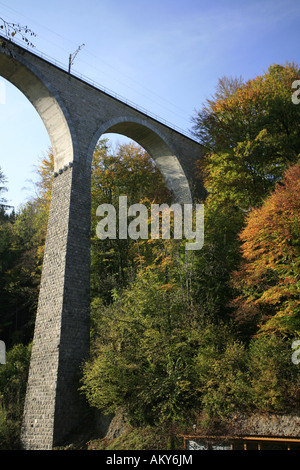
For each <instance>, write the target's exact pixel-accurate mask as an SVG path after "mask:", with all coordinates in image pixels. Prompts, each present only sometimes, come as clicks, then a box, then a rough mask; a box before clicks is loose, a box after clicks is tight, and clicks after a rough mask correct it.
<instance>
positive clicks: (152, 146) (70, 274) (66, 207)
mask: <svg viewBox="0 0 300 470" xmlns="http://www.w3.org/2000/svg"><path fill="white" fill-rule="evenodd" d="M0 75H1V76H2V77H4V78H5V79H7V80H8V81H9V82H11V83H12V84H14V85H15V86H16V87H17V88H19V90H20V91H21V92H22V93H23V94H24V95H25V96H26V97H27V98H28V99H29V101H30V102H31V103H32V104H33V106H34V107H35V109H36V110H37V112H38V114H39V115H40V117H41V119H42V120H43V122H44V125H45V127H46V129H47V132H48V134H49V137H50V141H51V144H52V147H53V151H54V165H55V166H54V175H53V184H52V198H51V206H50V213H49V221H48V229H47V239H46V247H45V254H44V261H43V272H42V277H41V285H40V294H39V302H38V309H37V315H36V322H35V331H34V339H33V348H32V355H31V363H30V370H29V377H28V384H27V392H26V400H25V407H24V417H23V424H22V432H21V440H22V445H23V448H24V449H36V450H38V449H40V450H47V449H52V448H53V446H55V445H59V444H61V443H62V442H64V440H65V439H66V438H67V436H68V434H69V433H70V432H71V431H72V430H73V429H75V428H76V427H77V426H78V424H79V423H80V419H81V417H82V403H81V401H80V397H79V396H78V393H77V388H78V378H79V377H78V374H79V367H80V365H81V364H82V362H83V361H84V360H85V359H86V358H87V357H88V355H89V335H90V326H89V294H90V204H91V201H90V197H91V196H90V178H91V169H90V168H91V161H92V155H93V152H94V149H95V146H96V143H97V142H98V140H99V138H100V137H101V135H102V134H105V133H108V132H115V133H119V134H123V135H125V136H127V137H130V138H132V139H133V140H135V141H136V142H137V143H139V144H140V145H141V146H142V147H143V148H145V150H147V151H148V153H149V154H150V155H151V156H152V157H153V158H154V159H155V161H156V163H157V165H158V167H159V168H160V170H161V173H162V175H163V177H164V178H165V181H166V183H167V186H168V187H169V189H171V190H172V191H173V194H174V199H175V200H176V201H177V202H180V203H189V202H192V201H193V200H194V198H195V197H203V196H204V195H205V191H204V189H203V187H202V186H200V187H199V182H198V186H196V185H195V182H194V178H193V177H194V172H195V167H194V163H195V161H196V160H199V158H201V155H202V147H201V146H200V145H199V144H198V143H197V142H195V141H193V140H192V139H190V138H188V137H186V136H185V135H183V134H181V133H179V132H178V131H176V130H174V129H172V128H170V127H168V126H166V125H165V124H163V123H161V122H160V121H157V120H156V119H153V118H152V117H150V116H148V115H147V114H145V113H143V112H141V111H138V110H137V109H135V108H134V107H132V106H129V105H128V104H126V103H124V102H123V101H121V100H119V99H116V98H115V97H113V96H111V95H109V94H107V93H105V92H103V91H101V90H100V89H98V88H96V87H95V86H93V85H91V84H89V83H87V82H85V81H83V80H82V79H80V78H78V77H76V76H74V75H71V74H69V73H68V72H66V71H65V70H64V69H63V68H61V67H58V66H56V65H54V64H53V63H51V62H49V61H48V60H45V59H43V58H42V57H40V56H38V55H36V54H34V53H32V52H29V51H28V50H26V49H24V48H22V47H20V46H19V45H17V44H16V43H13V42H11V41H9V40H7V39H6V38H4V37H2V36H0Z"/></svg>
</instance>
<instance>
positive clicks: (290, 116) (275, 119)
mask: <svg viewBox="0 0 300 470" xmlns="http://www.w3.org/2000/svg"><path fill="white" fill-rule="evenodd" d="M299 78H300V71H299V68H298V66H297V65H295V64H287V65H285V66H281V65H272V66H270V67H269V69H268V71H267V72H266V73H264V74H263V75H260V76H257V77H256V78H254V79H251V80H248V81H247V82H245V83H243V82H241V80H236V79H227V81H226V79H224V78H223V79H221V80H220V81H219V85H218V88H217V93H216V95H215V96H214V97H213V98H212V99H211V100H209V101H208V103H207V104H206V105H205V106H204V107H203V109H202V110H200V111H199V112H198V113H197V114H196V115H195V116H194V133H195V135H196V136H197V137H198V139H199V140H200V141H201V143H203V145H204V146H205V147H206V148H208V149H209V150H207V152H206V155H205V157H204V159H203V161H202V162H201V170H202V171H203V172H204V174H205V181H206V187H207V189H208V192H209V193H210V194H211V195H213V196H212V197H213V198H214V200H218V201H220V203H222V204H230V205H231V206H235V207H237V208H239V209H241V210H243V211H245V210H248V209H249V208H250V207H254V206H255V205H257V204H258V203H260V202H261V201H262V199H263V198H264V197H265V195H266V194H268V192H269V191H270V190H271V189H272V188H273V187H274V184H275V183H276V181H278V180H279V179H280V178H281V177H282V175H283V172H284V170H285V169H286V168H287V166H289V165H290V164H291V163H293V162H296V161H297V158H298V154H299V153H300V133H299V130H300V129H299V126H300V124H299V122H300V119H299V118H300V108H299V106H295V105H294V104H293V103H292V100H291V95H292V83H293V81H294V80H296V79H299Z"/></svg>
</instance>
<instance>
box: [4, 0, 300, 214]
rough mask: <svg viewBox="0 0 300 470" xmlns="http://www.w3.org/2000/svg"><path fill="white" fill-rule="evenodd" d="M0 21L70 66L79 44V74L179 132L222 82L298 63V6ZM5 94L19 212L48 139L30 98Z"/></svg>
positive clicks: (112, 5) (42, 6)
mask: <svg viewBox="0 0 300 470" xmlns="http://www.w3.org/2000/svg"><path fill="white" fill-rule="evenodd" d="M0 16H1V17H3V18H4V19H6V20H7V21H12V22H18V23H20V24H21V25H27V26H28V27H29V28H31V29H32V30H33V31H34V32H35V33H36V34H37V37H36V38H34V44H35V46H36V49H37V50H38V51H41V52H43V53H45V54H47V55H48V56H49V57H51V58H54V59H56V60H58V61H59V62H61V63H63V64H65V66H66V67H67V65H68V57H69V54H70V53H73V52H75V51H76V49H77V48H78V46H80V45H81V44H83V43H84V44H85V47H84V48H83V49H82V50H81V51H80V52H79V54H78V55H77V57H76V60H75V62H74V65H73V69H74V70H76V72H79V73H82V74H84V75H85V76H87V77H89V78H91V79H93V80H94V81H96V82H98V83H99V84H101V85H102V86H104V87H106V88H108V89H110V90H112V91H114V92H116V93H118V94H119V95H121V96H123V97H124V98H126V99H128V100H130V101H132V102H134V103H136V104H137V105H139V106H141V107H143V108H146V109H148V110H149V111H150V112H152V113H154V114H156V115H158V116H160V117H161V118H163V119H165V120H167V121H169V122H171V123H173V124H174V125H176V126H178V127H180V128H182V129H184V130H188V129H190V128H191V125H192V124H191V117H192V116H193V115H194V113H195V110H196V109H200V108H201V105H202V103H203V102H204V101H205V100H206V99H207V98H209V97H210V96H211V95H212V94H213V93H214V91H215V87H216V85H217V82H218V79H219V78H220V77H222V76H224V75H227V76H238V77H239V76H242V77H243V78H244V79H245V80H247V79H249V78H254V77H255V76H256V75H260V74H262V73H263V72H264V71H266V70H267V68H268V67H269V66H270V65H271V64H274V63H279V64H284V63H285V62H286V61H294V62H296V63H298V64H299V63H300V60H299V53H300V2H299V0H248V1H244V0H239V1H235V0H210V1H206V0H181V1H179V0H85V1H81V2H76V1H74V0H72V1H71V0H63V1H62V0H60V1H58V0H52V1H51V2H42V1H40V0H39V1H38V0H26V1H25V2H24V0H0ZM0 74H1V71H0ZM1 81H2V85H1ZM0 85H1V86H3V79H1V78H0ZM5 91H6V100H5V104H0V167H1V168H2V170H3V172H4V174H5V175H6V177H7V179H8V182H7V186H8V189H9V191H8V192H7V194H6V197H7V199H8V202H9V203H10V204H11V205H13V206H15V207H18V206H19V204H20V203H22V202H25V201H26V199H28V197H30V195H32V194H33V185H32V183H30V180H33V179H35V173H34V168H35V165H37V164H38V162H39V160H40V159H41V158H42V157H43V155H44V154H45V153H46V152H47V149H48V148H49V146H50V140H49V137H48V135H47V132H46V130H45V127H44V125H43V123H42V121H41V119H40V118H39V116H38V115H37V113H36V111H35V110H34V108H33V107H32V105H31V104H30V103H29V102H28V101H27V99H26V98H25V97H24V96H23V95H22V94H21V93H20V92H19V91H18V90H16V89H15V88H14V87H13V86H12V85H10V84H9V83H7V82H5Z"/></svg>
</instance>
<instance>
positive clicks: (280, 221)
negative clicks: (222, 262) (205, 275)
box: [232, 163, 300, 336]
mask: <svg viewBox="0 0 300 470" xmlns="http://www.w3.org/2000/svg"><path fill="white" fill-rule="evenodd" d="M240 238H241V242H242V256H243V261H242V265H241V267H240V269H239V270H238V271H236V272H235V273H234V274H233V285H234V287H235V288H236V289H237V292H238V293H239V295H237V296H236V298H235V300H234V301H233V303H232V304H233V306H234V307H235V317H236V319H237V320H238V321H239V323H240V324H244V325H246V326H247V328H248V330H249V328H250V327H251V326H252V332H253V331H255V330H256V329H257V328H258V330H259V332H275V333H281V334H283V335H287V336H291V335H299V334H300V298H299V289H300V164H299V163H297V164H296V165H294V166H291V167H290V168H289V169H288V170H287V171H286V173H285V175H284V178H283V179H282V181H281V182H280V183H278V184H277V185H276V188H275V190H274V192H272V194H271V195H270V196H269V197H268V198H267V199H266V200H265V201H264V203H263V205H262V206H261V207H259V208H256V209H253V210H252V211H251V212H250V214H249V215H248V217H247V223H246V226H245V228H244V230H243V231H242V232H241V234H240Z"/></svg>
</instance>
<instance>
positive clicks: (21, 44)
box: [0, 34, 197, 142]
mask: <svg viewBox="0 0 300 470" xmlns="http://www.w3.org/2000/svg"><path fill="white" fill-rule="evenodd" d="M0 38H2V39H4V40H6V41H9V42H11V43H13V44H16V45H17V46H19V47H22V48H23V49H26V50H27V51H29V52H30V53H31V54H33V55H35V56H37V57H39V58H40V59H43V60H45V61H47V62H49V63H50V64H52V65H55V66H56V67H58V68H59V69H61V70H63V71H64V72H67V73H69V72H68V66H66V65H65V64H63V63H62V62H60V61H58V60H56V59H53V57H50V56H48V55H47V54H45V53H44V52H41V51H39V50H38V49H36V47H35V46H34V50H33V47H32V46H30V45H28V44H27V43H26V42H25V41H24V42H22V41H19V40H18V39H16V38H13V39H12V38H10V37H9V38H8V37H6V36H3V35H1V34H0ZM70 75H72V76H74V77H76V78H79V79H80V80H82V81H83V82H85V83H87V84H89V85H91V86H93V87H94V88H97V90H99V91H102V92H103V93H105V94H107V95H109V96H111V97H112V98H115V99H117V100H118V101H121V102H122V103H124V104H126V105H127V106H130V107H131V108H133V109H135V110H136V111H139V112H141V113H143V114H145V115H146V116H148V117H150V118H152V119H155V120H156V121H157V122H159V123H161V124H163V125H165V126H167V127H169V128H170V129H172V130H174V131H176V132H178V133H179V134H182V135H184V136H185V137H188V138H189V139H191V140H194V141H195V142H197V141H196V139H195V136H194V135H193V134H192V133H191V132H190V131H187V130H184V129H181V128H180V127H178V126H176V125H174V124H172V123H171V122H169V121H167V120H165V119H163V118H161V117H160V116H158V115H157V114H154V113H152V112H151V111H149V110H148V109H146V108H143V107H142V106H139V105H137V104H136V103H134V102H133V101H130V100H128V99H127V98H124V97H123V96H121V95H119V94H118V93H115V92H114V91H112V90H110V89H109V88H107V87H104V86H103V85H100V84H99V83H97V82H96V81H94V80H92V79H91V78H89V77H87V76H85V75H84V74H82V73H81V72H77V71H76V70H75V71H73V70H72V72H71V74H70Z"/></svg>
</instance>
